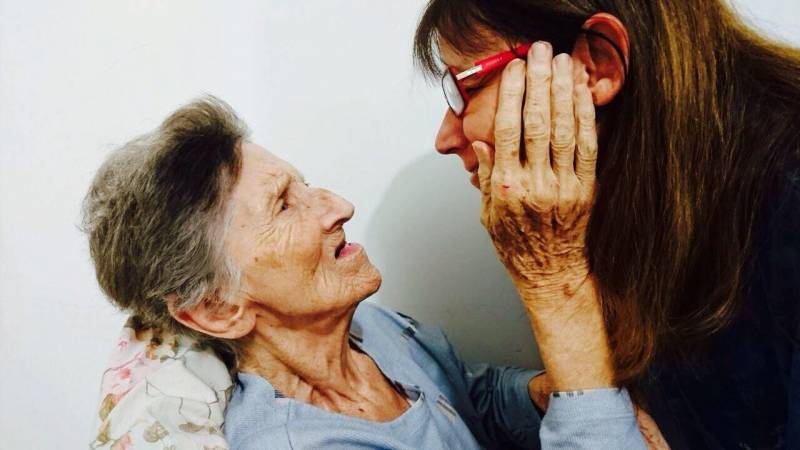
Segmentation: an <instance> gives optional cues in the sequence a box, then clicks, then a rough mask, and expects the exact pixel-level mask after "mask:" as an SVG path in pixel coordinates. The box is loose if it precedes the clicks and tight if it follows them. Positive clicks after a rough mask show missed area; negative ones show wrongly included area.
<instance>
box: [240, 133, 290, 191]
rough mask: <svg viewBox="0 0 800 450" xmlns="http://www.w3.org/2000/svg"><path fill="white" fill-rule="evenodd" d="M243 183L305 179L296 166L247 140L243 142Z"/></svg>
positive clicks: (262, 183) (271, 183)
mask: <svg viewBox="0 0 800 450" xmlns="http://www.w3.org/2000/svg"><path fill="white" fill-rule="evenodd" d="M241 150H242V170H241V175H240V179H239V183H240V184H242V185H245V186H247V185H275V184H280V183H282V182H285V181H286V180H287V179H297V180H301V181H302V180H305V178H304V177H303V174H302V173H300V171H299V170H297V169H296V168H295V167H294V166H292V165H291V164H289V163H288V162H286V161H284V160H283V159H281V158H279V157H277V156H275V155H274V154H272V153H270V152H269V151H267V150H266V149H265V148H264V147H261V146H259V145H256V144H252V143H249V142H245V143H243V144H242V148H241Z"/></svg>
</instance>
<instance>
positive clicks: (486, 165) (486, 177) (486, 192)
mask: <svg viewBox="0 0 800 450" xmlns="http://www.w3.org/2000/svg"><path fill="white" fill-rule="evenodd" d="M472 149H473V150H475V156H476V157H477V158H478V186H479V188H480V190H481V198H482V201H483V207H484V210H486V209H487V208H488V207H489V206H490V204H491V197H492V171H493V169H494V161H493V160H492V159H493V158H492V155H491V148H490V147H489V146H488V145H486V143H484V142H481V141H475V142H473V143H472Z"/></svg>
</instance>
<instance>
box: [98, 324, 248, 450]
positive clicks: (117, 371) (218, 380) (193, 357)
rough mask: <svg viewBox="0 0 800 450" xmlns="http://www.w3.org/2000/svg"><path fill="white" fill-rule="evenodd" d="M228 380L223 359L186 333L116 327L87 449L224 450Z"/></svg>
mask: <svg viewBox="0 0 800 450" xmlns="http://www.w3.org/2000/svg"><path fill="white" fill-rule="evenodd" d="M232 387H233V383H232V382H231V377H230V374H229V373H228V370H227V368H226V367H225V364H223V363H222V361H221V360H220V359H219V358H218V357H217V356H216V355H215V354H214V353H213V352H212V351H211V350H204V349H201V348H199V347H198V346H197V345H196V343H195V341H193V340H192V339H190V338H188V337H186V336H177V335H172V334H167V333H162V332H159V331H156V330H152V329H149V330H142V331H135V330H134V328H133V327H132V326H131V322H130V321H129V322H128V323H127V324H126V325H125V327H124V328H123V329H122V335H121V336H120V337H119V340H118V341H117V345H116V348H115V349H114V351H113V353H112V355H111V359H110V361H109V364H108V369H106V371H105V372H104V374H103V380H102V388H101V398H102V401H101V404H100V411H99V426H98V431H97V435H96V437H95V439H94V441H93V442H92V443H91V444H90V446H89V448H91V449H110V450H128V449H147V450H150V449H153V450H155V449H158V450H167V449H170V450H173V449H202V450H228V448H229V447H228V444H227V442H226V441H225V437H224V435H223V434H222V425H223V422H224V413H225V408H226V406H227V402H228V399H229V398H230V394H231V391H232Z"/></svg>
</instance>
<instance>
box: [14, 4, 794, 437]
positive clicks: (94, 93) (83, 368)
mask: <svg viewBox="0 0 800 450" xmlns="http://www.w3.org/2000/svg"><path fill="white" fill-rule="evenodd" d="M740 3H742V4H746V5H747V6H748V9H750V10H752V11H753V12H754V13H756V14H757V15H758V16H759V17H761V18H762V20H763V19H766V20H768V21H769V22H761V23H762V26H763V27H765V28H770V29H774V30H775V31H774V32H775V33H776V34H778V35H781V36H784V37H787V38H789V39H792V40H794V41H795V42H800V28H798V27H797V26H796V25H793V23H796V22H797V19H798V17H799V16H800V15H799V14H798V13H800V5H799V4H798V3H796V2H794V1H791V2H790V1H779V0H771V1H760V2H757V1H755V0H752V1H747V2H740ZM422 5H423V0H414V1H402V2H398V1H387V0H384V1H369V0H362V1H356V0H350V1H345V0H304V1H302V2H300V1H291V0H280V1H279V0H273V1H271V2H266V1H259V0H247V1H239V2H235V3H234V2H213V1H196V0H170V1H154V0H139V1H134V0H117V1H101V0H96V1H89V0H74V1H69V2H65V1H55V0H50V1H47V0H40V1H24V2H23V1H14V0H0V447H2V448H4V449H23V448H24V449H34V448H84V447H85V445H86V444H87V443H88V441H89V440H90V436H91V433H92V430H91V424H92V422H93V418H94V414H95V408H96V406H97V400H98V398H97V397H98V384H99V380H100V375H101V371H102V369H103V367H104V364H105V359H106V357H107V354H108V351H109V346H110V344H111V343H112V340H113V339H114V337H115V336H116V334H117V332H118V331H119V328H120V326H121V324H122V322H123V320H124V317H123V316H122V315H121V314H119V313H117V312H116V311H114V309H113V308H112V307H111V306H109V305H108V304H107V303H106V302H105V300H104V299H103V297H102V296H101V294H100V293H99V291H98V289H97V287H96V283H95V281H94V276H93V270H92V267H91V265H90V262H89V259H88V255H87V250H86V243H85V237H84V236H83V235H82V234H81V233H80V232H79V231H78V229H77V224H78V222H79V207H80V202H81V198H82V196H83V194H84V192H85V190H86V188H87V186H88V183H89V180H90V177H91V176H92V175H93V173H94V171H95V170H96V168H97V167H98V165H99V164H100V162H101V161H102V159H103V157H104V155H105V154H106V153H107V152H108V151H109V150H110V149H111V148H113V147H115V146H116V145H118V144H121V143H123V142H125V141H126V140H128V139H129V138H131V137H133V136H134V135H136V134H138V133H141V132H144V131H147V130H150V129H151V128H153V127H154V126H156V124H158V123H159V121H160V120H161V119H162V118H163V117H164V116H165V115H166V114H167V113H168V112H170V111H171V110H173V109H174V108H175V107H177V106H178V105H179V104H181V103H183V102H185V101H187V100H188V99H190V98H192V97H194V96H196V95H198V94H201V93H204V92H209V93H213V94H215V95H217V96H220V97H222V98H224V99H226V100H227V101H228V102H230V103H231V104H232V105H233V106H234V108H235V109H236V110H237V111H238V112H239V113H240V115H241V116H242V117H243V118H244V119H245V120H246V122H247V123H249V125H250V126H251V128H252V129H253V131H254V136H253V138H254V141H255V142H258V143H261V144H263V145H265V146H266V147H268V148H269V149H270V150H272V151H274V152H275V153H277V154H278V155H281V156H283V157H284V158H285V159H287V160H289V161H290V162H292V163H294V164H295V165H296V166H297V167H299V168H300V169H301V170H302V171H303V172H304V173H305V174H306V176H307V178H308V179H309V180H310V181H311V182H312V183H313V184H315V185H320V186H325V187H328V188H330V189H331V190H333V191H335V192H338V193H340V194H342V195H344V196H345V197H346V198H348V199H350V200H351V201H352V202H353V203H354V204H355V205H356V207H357V212H356V216H355V217H354V219H353V220H352V221H351V222H350V224H348V226H347V227H346V230H347V232H348V236H349V238H350V239H351V240H356V241H360V242H363V243H365V245H366V248H367V251H368V252H369V253H370V255H371V257H372V260H373V261H374V262H375V263H376V264H377V265H378V267H379V268H381V270H382V272H383V274H384V280H385V281H384V287H383V288H382V290H381V292H380V293H379V295H378V300H379V301H381V302H384V303H386V304H389V305H391V306H393V307H396V308H398V309H401V310H404V311H406V312H408V313H411V314H413V315H415V316H417V317H418V318H420V319H422V320H424V321H426V322H431V323H439V324H441V325H443V327H444V328H445V330H446V331H447V332H448V334H449V335H450V336H451V338H452V340H453V342H454V343H455V344H456V346H457V347H459V348H460V349H461V351H462V353H463V354H464V355H465V356H466V357H467V358H468V359H471V360H487V361H490V362H493V363H504V364H519V365H528V366H533V365H536V364H537V363H538V359H537V356H536V353H535V349H534V346H533V343H532V340H531V335H530V332H529V331H528V329H527V326H526V325H525V321H524V317H523V313H522V310H521V309H520V308H519V307H518V305H517V303H516V301H517V300H516V298H515V295H514V293H513V290H512V288H511V287H510V285H509V283H508V282H507V281H506V279H505V276H504V274H503V271H502V269H501V267H500V266H499V264H498V263H497V262H496V261H495V260H494V256H493V250H492V248H491V246H490V244H489V241H488V239H487V238H486V236H485V234H484V232H483V231H482V230H481V228H480V225H479V224H478V223H477V205H478V203H477V201H478V197H477V193H476V192H474V191H473V190H472V188H471V187H469V186H468V184H467V177H466V174H465V173H464V172H463V169H461V166H460V162H459V161H457V160H456V159H455V158H453V157H451V158H441V157H439V156H438V155H435V154H434V152H433V148H432V141H433V136H434V134H435V131H436V128H437V125H438V122H439V119H440V115H441V113H442V112H443V110H444V105H443V100H442V99H441V97H440V94H439V91H438V89H437V88H436V87H432V86H428V85H426V84H425V82H424V81H423V80H422V79H421V78H420V77H419V76H418V75H417V74H415V73H414V71H413V69H412V67H411V57H410V43H411V36H412V32H413V29H414V25H415V20H416V18H417V15H418V13H419V11H420V9H421V7H422ZM756 5H758V6H756Z"/></svg>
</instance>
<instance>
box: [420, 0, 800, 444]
mask: <svg viewBox="0 0 800 450" xmlns="http://www.w3.org/2000/svg"><path fill="white" fill-rule="evenodd" d="M554 55H557V56H555V58H553V56H554ZM415 56H416V58H417V61H418V63H419V64H420V66H421V67H422V68H423V69H424V70H425V71H426V72H427V73H428V74H430V75H432V76H436V77H441V78H440V79H441V83H442V87H443V91H444V95H445V98H446V100H447V102H448V105H449V108H448V110H447V112H446V113H445V117H444V120H443V121H442V124H441V127H440V130H439V133H438V135H437V137H436V149H437V150H438V151H439V152H440V153H442V154H455V155H458V156H459V157H460V158H461V159H462V161H463V163H464V168H465V169H466V171H467V172H468V174H469V177H470V181H471V183H472V184H473V185H474V186H475V187H477V188H478V189H479V190H480V191H481V195H482V206H481V219H482V223H483V225H484V226H485V227H486V229H487V231H488V232H489V234H490V235H491V237H492V239H493V242H494V245H495V248H496V250H497V254H498V256H499V259H500V260H501V261H502V262H503V263H504V265H505V266H506V268H507V269H508V272H509V274H510V276H511V278H512V280H513V282H514V284H515V286H516V288H517V290H518V292H519V294H520V297H521V299H522V302H523V304H524V307H525V309H526V311H527V313H528V317H529V319H530V322H531V326H532V329H533V331H534V334H535V336H536V338H537V342H538V345H539V350H540V353H541V355H542V361H543V362H544V366H545V369H546V371H547V372H546V373H543V374H541V375H539V376H537V377H536V378H534V380H533V381H532V383H531V385H532V387H533V389H534V390H536V391H538V392H544V393H546V392H552V395H551V396H550V404H549V407H548V405H547V404H546V402H542V403H540V404H539V407H540V408H541V409H543V410H544V409H547V413H546V415H545V418H544V421H543V423H542V430H541V433H542V434H541V436H542V439H543V441H542V442H543V443H544V442H545V439H546V438H549V437H550V436H551V430H549V429H548V428H547V425H548V424H549V423H554V422H557V423H558V424H559V426H560V428H559V432H560V433H564V435H569V434H571V435H572V436H573V437H574V440H573V441H569V442H572V443H571V444H565V445H566V446H565V447H564V448H572V447H581V446H582V445H583V443H584V440H583V439H584V438H586V437H587V436H590V435H592V434H593V433H594V432H593V431H591V430H597V429H607V430H611V428H609V427H608V426H607V424H608V423H609V422H610V421H612V420H613V418H615V417H620V416H621V415H624V414H625V412H626V411H630V409H631V407H632V406H631V401H630V399H629V397H628V396H627V395H625V393H626V392H630V393H631V397H632V398H633V402H634V403H635V404H637V405H638V406H640V407H641V408H643V409H644V410H646V411H649V412H650V413H651V415H652V416H653V417H654V418H655V421H656V423H658V426H659V427H660V428H661V430H662V431H663V432H664V435H665V436H666V440H667V441H668V442H669V444H670V445H671V446H672V447H673V448H692V449H695V448H713V449H722V448H725V449H727V448H800V350H798V348H799V347H798V346H800V129H798V123H800V51H798V50H797V49H794V48H791V47H789V46H787V45H783V44H780V43H777V42H774V41H771V40H768V39H766V38H765V37H762V36H760V35H758V34H756V33H755V32H753V31H752V30H751V29H749V28H747V27H746V26H745V25H744V23H743V22H742V20H741V19H740V18H738V17H737V16H736V15H735V14H734V13H733V12H732V11H731V9H730V8H729V7H728V6H727V5H725V4H724V3H723V2H721V1H719V0H681V1H671V0H666V1H659V2H641V1H639V0H612V1H602V0H564V1H560V2H552V1H541V0H523V1H506V0H501V1H482V0H432V1H430V2H429V4H428V5H427V7H426V9H425V11H424V14H423V15H422V18H421V20H420V23H419V26H418V29H417V33H416V38H415ZM590 104H592V105H593V106H596V107H597V111H596V115H595V110H594V108H593V107H590V106H589V105H590ZM573 117H575V119H572V118H573ZM564 118H570V120H563V119H564ZM595 124H596V128H597V133H598V138H597V140H595V138H594V130H595ZM537 398H545V399H546V398H547V396H546V395H545V396H534V399H537ZM553 415H555V416H556V417H557V419H556V418H555V417H552V416H553ZM551 420H552V422H551ZM645 437H646V438H649V433H648V432H647V431H646V430H645ZM562 442H563V441H562ZM653 442H654V441H652V440H651V444H652V443H653ZM577 443H580V445H579V444H577ZM660 445H665V444H663V443H662V444H660ZM559 448H560V447H559ZM609 448H611V447H609ZM614 448H621V447H614Z"/></svg>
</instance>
